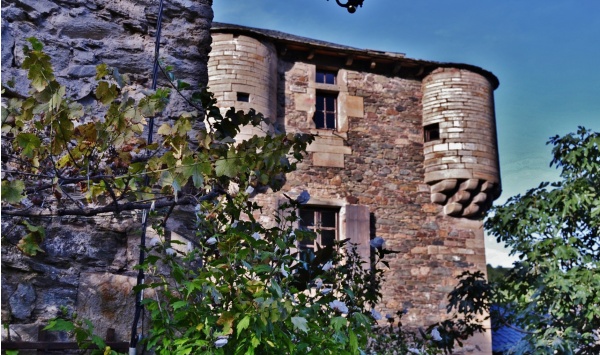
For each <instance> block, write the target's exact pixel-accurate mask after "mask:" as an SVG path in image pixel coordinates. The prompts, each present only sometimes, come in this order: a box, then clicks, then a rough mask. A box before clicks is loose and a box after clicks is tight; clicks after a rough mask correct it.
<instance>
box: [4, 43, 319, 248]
mask: <svg viewBox="0 0 600 355" xmlns="http://www.w3.org/2000/svg"><path fill="white" fill-rule="evenodd" d="M29 41H30V43H31V45H32V48H27V47H26V48H25V51H24V52H25V55H26V58H25V60H24V68H25V69H28V73H29V74H28V75H29V76H28V77H29V79H30V80H31V85H32V87H33V88H32V91H31V95H30V96H29V97H27V98H25V99H21V98H11V99H9V100H6V101H5V102H4V103H3V107H2V108H3V110H2V156H3V178H2V214H3V215H6V216H17V217H29V218H35V217H40V216H41V217H51V216H61V215H84V216H93V215H96V214H98V213H105V212H115V213H119V212H121V211H125V210H134V209H143V208H149V207H150V204H151V203H152V202H154V203H155V205H156V206H157V208H162V207H173V206H174V205H183V204H192V203H197V201H199V200H202V199H203V198H208V197H206V196H209V195H210V193H211V192H215V191H219V193H223V192H224V191H227V190H228V188H229V185H230V184H234V185H237V186H240V187H241V188H242V189H245V188H247V187H248V186H252V187H256V188H265V187H270V188H271V189H272V190H274V191H276V190H278V189H280V188H281V186H282V185H283V182H284V181H285V179H284V178H283V176H284V174H286V173H288V172H290V171H292V170H293V169H294V168H295V166H296V162H297V161H298V160H300V159H302V152H303V151H304V150H305V148H306V146H307V144H309V143H310V142H311V141H312V139H313V138H312V136H309V135H303V134H284V133H273V132H274V131H275V130H274V129H272V127H270V128H269V129H268V131H265V132H264V136H261V137H259V136H254V137H252V138H251V139H249V140H247V141H245V142H238V143H236V141H235V138H236V136H237V134H238V133H239V132H240V130H241V129H242V127H243V126H246V125H252V126H256V127H269V122H268V121H267V120H266V119H265V118H264V117H263V116H262V115H261V114H258V113H256V112H254V111H252V110H251V111H250V112H248V113H244V112H242V111H235V110H234V109H233V108H232V109H231V110H229V111H227V112H226V114H225V115H222V114H221V112H220V110H219V109H218V108H217V107H216V106H215V104H216V101H215V99H214V97H213V95H212V94H210V93H208V92H206V91H201V92H196V93H194V94H193V95H192V98H191V99H190V100H189V103H190V105H191V106H190V107H191V108H192V109H193V110H192V111H190V112H187V113H185V114H183V115H182V116H181V117H180V118H179V119H177V120H175V121H170V122H165V123H163V124H162V125H160V127H159V128H158V132H157V136H158V142H156V143H153V144H149V143H148V142H147V141H146V139H145V134H144V129H145V128H146V124H147V120H148V119H149V118H151V117H154V116H155V115H157V114H159V113H160V112H161V110H163V109H164V108H165V106H166V105H167V103H168V101H169V94H170V90H168V89H164V88H159V89H157V90H155V91H149V92H145V95H146V96H145V97H144V98H142V99H140V100H139V101H136V100H134V99H133V96H134V95H130V93H131V90H132V88H131V87H129V86H128V85H127V81H128V80H127V77H125V76H122V75H120V74H119V72H118V71H117V70H116V69H112V68H109V67H108V66H106V65H104V64H102V65H99V66H98V67H97V75H96V79H97V80H99V82H98V85H97V87H96V90H95V95H96V98H97V100H98V102H97V105H91V106H87V107H83V106H82V105H80V104H79V103H77V102H73V101H71V100H70V99H69V98H68V97H67V96H66V95H65V87H64V86H62V85H61V84H60V83H59V82H58V81H56V79H55V77H54V74H53V69H52V66H51V64H50V59H49V57H48V55H47V54H45V53H44V52H43V50H42V49H43V48H42V47H43V46H42V44H41V43H40V42H39V41H37V40H36V39H30V40H29ZM181 87H186V85H185V84H183V83H181V82H180V83H179V88H181ZM194 125H196V126H202V127H201V128H200V129H197V130H192V126H194ZM190 138H191V141H193V142H197V143H198V144H190ZM186 186H189V187H190V188H187V189H186ZM41 239H42V238H40V236H33V235H32V234H31V233H30V234H28V235H27V236H26V237H24V238H23V239H22V240H21V242H20V243H19V247H20V248H21V250H22V251H23V252H25V253H27V254H30V255H34V254H35V253H37V252H40V251H41V248H40V246H39V243H40V242H41Z"/></svg>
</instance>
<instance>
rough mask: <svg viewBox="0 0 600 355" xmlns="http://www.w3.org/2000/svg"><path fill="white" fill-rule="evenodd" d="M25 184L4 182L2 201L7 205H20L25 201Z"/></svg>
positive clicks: (17, 181)
mask: <svg viewBox="0 0 600 355" xmlns="http://www.w3.org/2000/svg"><path fill="white" fill-rule="evenodd" d="M23 191H25V183H24V182H23V181H21V180H13V181H7V180H4V181H2V192H1V194H2V201H5V202H7V203H19V202H21V200H22V199H23V197H24V196H23Z"/></svg>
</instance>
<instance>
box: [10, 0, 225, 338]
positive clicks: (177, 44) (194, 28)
mask: <svg viewBox="0 0 600 355" xmlns="http://www.w3.org/2000/svg"><path fill="white" fill-rule="evenodd" d="M158 4H159V2H158V1H151V0H85V1H81V0H74V1H73V0H68V1H59V0H56V1H48V0H11V1H7V0H3V1H2V84H3V86H6V84H7V82H8V81H9V80H14V81H15V82H16V86H15V88H14V89H10V90H8V91H7V93H6V94H5V95H3V96H10V95H17V96H22V95H25V94H26V93H27V91H28V88H27V79H26V73H25V72H24V71H23V70H21V69H20V66H21V63H22V61H23V45H24V44H26V39H27V38H28V37H32V36H33V37H36V38H38V39H39V40H40V41H42V42H43V43H44V45H45V47H44V49H45V51H46V52H47V53H48V54H49V55H50V56H51V57H52V63H53V65H54V68H55V73H56V77H57V80H58V81H59V82H60V83H61V84H63V85H65V86H66V87H67V93H68V95H70V96H71V97H72V98H73V99H75V100H77V101H79V102H81V103H83V104H86V103H89V102H90V101H91V98H92V97H93V95H94V94H93V90H94V88H95V87H94V82H93V77H94V76H95V67H96V65H98V64H100V63H106V64H108V65H110V66H113V67H116V68H118V69H119V71H120V72H121V73H122V74H127V75H128V76H129V78H130V79H131V81H132V86H133V87H134V88H139V89H143V88H149V87H150V83H151V80H152V66H153V60H154V41H155V40H154V36H155V33H156V22H157V15H158ZM211 5H212V1H211V0H175V1H166V2H165V8H164V15H163V22H162V35H161V55H160V57H161V59H162V60H163V63H164V64H165V65H172V66H173V67H174V70H173V71H174V73H175V74H176V76H177V77H178V78H179V79H182V80H184V81H187V82H188V83H190V84H193V85H200V86H204V85H206V83H207V80H208V73H207V63H208V52H209V51H210V43H211V37H210V32H209V30H210V26H211V23H212V16H213V13H212V9H211ZM163 83H164V82H163ZM159 85H160V84H159ZM181 102H182V101H181V100H180V99H179V98H177V97H175V96H174V97H172V104H171V105H170V107H169V108H168V109H167V111H166V112H165V114H164V116H165V117H169V116H177V115H178V112H179V111H181V110H186V107H185V106H184V105H182V103H181ZM18 223H19V220H17V219H10V218H7V217H5V216H3V217H2V323H4V324H8V323H9V324H10V326H11V334H12V339H13V340H37V325H38V324H45V322H46V321H47V320H48V319H50V318H53V317H55V316H56V315H57V314H58V313H59V307H60V306H66V307H67V308H68V309H69V310H70V311H76V312H77V313H78V314H80V315H81V316H83V317H87V318H90V319H91V320H92V322H93V323H94V324H95V325H96V327H97V331H98V334H99V335H104V332H105V330H106V328H108V327H112V328H116V337H117V340H124V341H128V340H129V337H130V328H131V323H132V320H133V308H134V297H133V292H132V286H133V285H134V284H135V275H136V271H134V270H133V266H135V265H136V263H137V256H138V248H137V245H138V244H139V235H140V233H139V229H140V223H139V216H137V215H135V214H121V215H120V216H118V217H115V216H112V215H105V216H98V217H96V218H82V217H78V218H68V217H64V218H56V219H52V220H45V221H43V224H44V226H45V227H46V229H47V238H46V240H45V241H44V243H43V244H42V249H44V251H45V252H44V253H43V254H40V255H38V256H36V257H27V256H24V255H23V254H21V253H20V252H19V251H18V250H17V249H16V244H17V242H18V241H19V239H20V238H21V237H22V236H23V235H24V234H25V231H24V227H23V226H22V225H19V224H18ZM4 336H5V332H4V330H3V337H4Z"/></svg>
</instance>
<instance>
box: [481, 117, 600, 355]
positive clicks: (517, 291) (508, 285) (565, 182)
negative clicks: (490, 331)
mask: <svg viewBox="0 0 600 355" xmlns="http://www.w3.org/2000/svg"><path fill="white" fill-rule="evenodd" d="M549 143H550V144H553V145H554V148H553V150H552V153H553V160H552V163H551V165H555V166H556V167H558V168H560V169H561V178H562V180H561V181H559V182H555V183H552V184H550V183H542V184H540V186H539V187H537V188H534V189H531V190H529V191H527V192H526V193H525V194H524V195H517V196H515V197H512V198H510V199H509V200H508V201H507V202H506V204H505V205H504V206H500V207H497V208H495V210H494V214H493V215H492V216H491V217H490V218H489V219H488V220H487V221H486V224H485V225H486V228H487V229H488V230H489V232H490V233H491V234H492V235H493V236H495V237H496V238H497V240H498V241H499V242H504V243H506V245H507V246H508V247H510V248H511V249H512V253H513V254H515V255H517V256H518V257H519V259H520V260H519V261H518V262H516V263H515V265H514V268H513V269H512V270H510V272H509V273H508V275H507V277H506V278H504V279H503V280H502V282H500V283H499V284H498V288H497V291H496V300H497V302H499V303H500V304H502V305H503V306H504V308H505V309H506V310H507V314H505V315H504V317H505V318H506V319H505V320H506V322H509V323H512V324H514V325H517V326H519V327H520V328H521V329H523V330H524V333H525V337H524V339H523V344H520V345H519V347H518V348H517V349H516V350H515V352H516V353H520V354H525V353H527V354H548V353H560V354H598V353H599V352H600V343H598V336H599V334H598V329H600V307H599V306H598V305H599V304H600V272H599V271H598V270H599V268H600V239H599V238H598V235H599V232H600V218H599V217H600V195H599V192H600V134H599V133H597V132H592V131H589V130H587V129H585V128H582V127H580V128H579V130H578V131H577V133H575V134H573V133H571V134H568V135H566V136H564V137H559V136H556V137H553V138H551V139H550V141H549Z"/></svg>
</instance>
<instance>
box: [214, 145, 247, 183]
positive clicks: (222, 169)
mask: <svg viewBox="0 0 600 355" xmlns="http://www.w3.org/2000/svg"><path fill="white" fill-rule="evenodd" d="M235 157H236V155H235V152H233V151H229V152H227V158H220V159H219V160H217V161H216V162H215V172H216V173H217V176H227V177H230V178H232V177H235V176H237V175H238V174H239V173H240V171H241V167H240V164H239V163H238V162H237V159H235Z"/></svg>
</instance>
